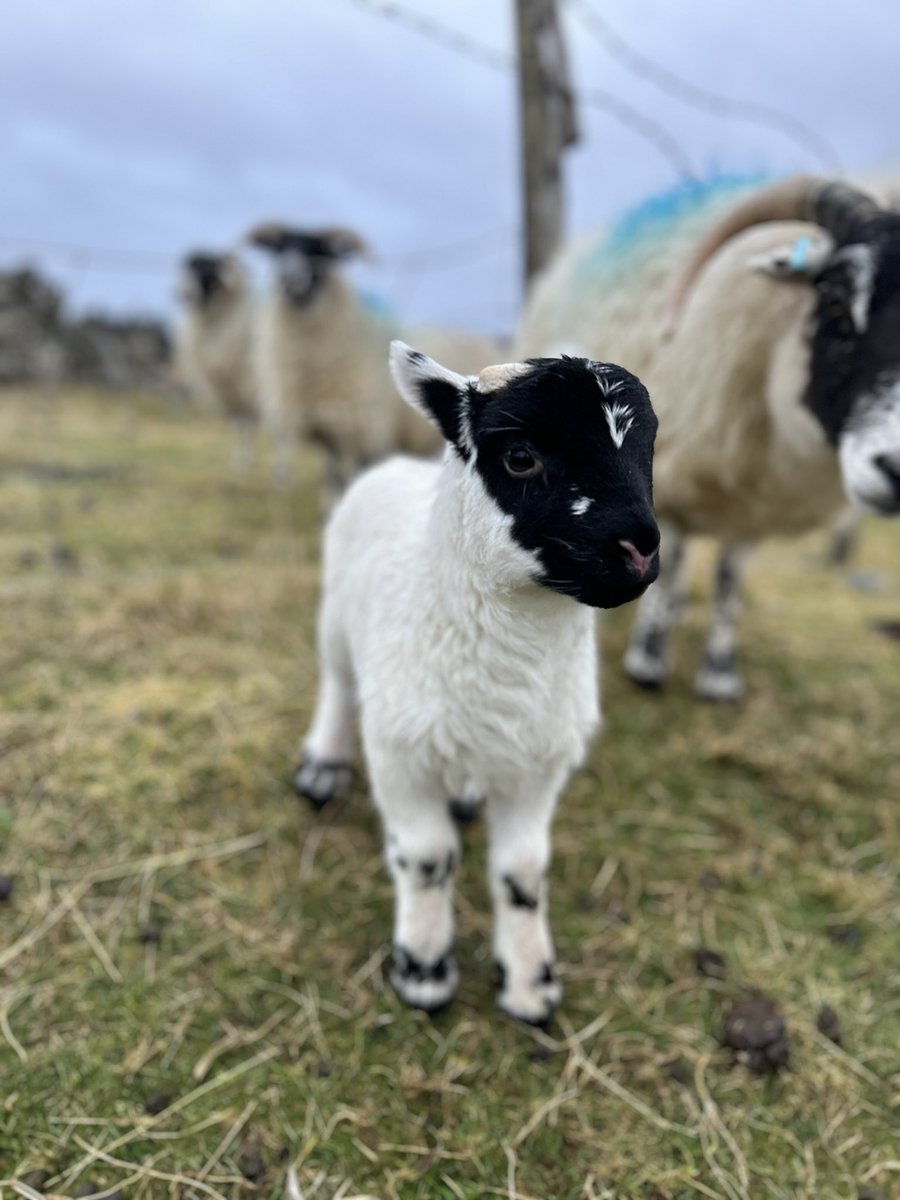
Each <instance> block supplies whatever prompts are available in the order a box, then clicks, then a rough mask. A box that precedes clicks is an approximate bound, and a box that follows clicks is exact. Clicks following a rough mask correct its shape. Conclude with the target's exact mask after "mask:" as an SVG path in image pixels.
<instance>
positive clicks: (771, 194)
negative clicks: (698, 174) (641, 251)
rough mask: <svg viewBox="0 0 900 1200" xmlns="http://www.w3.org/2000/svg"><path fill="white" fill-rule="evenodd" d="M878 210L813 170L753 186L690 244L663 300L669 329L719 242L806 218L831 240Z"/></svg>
mask: <svg viewBox="0 0 900 1200" xmlns="http://www.w3.org/2000/svg"><path fill="white" fill-rule="evenodd" d="M879 211H880V210H879V208H878V205H877V204H876V203H875V201H874V200H872V199H871V197H869V196H867V195H866V194H865V192H861V191H859V190H858V189H857V188H854V187H850V186H849V185H848V184H846V183H833V182H830V181H829V180H827V179H819V178H817V177H816V176H814V175H795V176H793V177H792V178H791V179H784V180H781V181H780V182H779V183H774V184H772V186H771V187H767V188H763V189H762V191H759V192H754V193H753V195H752V196H748V198H747V199H746V200H744V201H743V203H741V204H737V205H736V206H735V207H734V208H732V209H730V210H729V212H727V213H726V214H725V216H724V217H723V218H722V220H721V221H720V222H719V223H718V225H715V226H714V227H713V228H712V229H711V230H710V232H709V233H708V234H707V235H706V237H704V238H703V239H702V240H701V241H700V242H699V243H698V244H697V246H696V247H695V249H694V252H693V254H692V255H691V257H690V259H689V260H688V262H687V265H686V266H685V267H684V269H683V270H682V272H681V274H680V275H679V277H678V279H677V280H676V283H675V286H674V288H673V289H672V292H671V294H670V296H669V299H668V302H667V304H666V327H667V329H668V331H669V332H672V331H673V330H674V327H675V325H676V324H677V321H678V317H679V315H680V313H681V309H682V307H683V305H684V301H685V298H686V297H687V294H688V292H689V291H690V290H691V288H692V287H693V284H694V280H695V279H696V278H697V276H698V275H699V274H700V271H701V270H702V268H703V266H704V265H705V264H706V263H707V261H708V260H709V259H710V258H712V256H713V255H714V254H715V253H716V251H717V250H718V249H720V247H722V246H724V245H725V243H726V242H728V241H730V240H731V239H732V238H733V237H736V236H737V234H739V233H742V232H743V231H744V230H745V229H749V228H751V226H753V225H762V224H764V223H765V222H767V221H810V222H812V223H813V224H815V225H819V226H821V227H822V228H823V229H824V230H826V231H827V232H828V233H830V234H831V236H832V237H833V238H834V239H835V241H836V242H839V243H845V242H846V241H848V240H849V239H850V237H851V235H852V233H853V231H854V230H855V229H856V228H857V226H858V225H859V223H860V222H862V221H864V220H866V219H868V218H869V217H873V216H875V215H876V214H877V213H878V212H879Z"/></svg>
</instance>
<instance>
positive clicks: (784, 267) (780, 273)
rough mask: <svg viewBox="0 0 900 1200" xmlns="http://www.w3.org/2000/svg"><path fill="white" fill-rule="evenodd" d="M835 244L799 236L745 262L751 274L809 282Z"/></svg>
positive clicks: (827, 238) (827, 239) (826, 239)
mask: <svg viewBox="0 0 900 1200" xmlns="http://www.w3.org/2000/svg"><path fill="white" fill-rule="evenodd" d="M833 245H834V243H833V242H832V240H831V238H830V237H808V236H804V237H798V238H795V239H794V240H793V241H792V242H786V243H785V244H784V245H783V246H776V247H775V249H774V250H767V251H766V252H765V254H754V256H753V257H752V258H750V259H748V260H747V265H748V267H750V269H751V270H752V271H761V272H762V273H763V274H764V275H771V276H772V277H773V278H775V279H788V280H790V279H796V280H797V281H798V282H800V281H802V280H805V279H812V278H813V277H814V276H816V275H818V273H819V272H820V271H821V270H822V268H823V267H824V266H825V263H826V262H827V261H828V257H829V255H830V254H831V251H832V248H833Z"/></svg>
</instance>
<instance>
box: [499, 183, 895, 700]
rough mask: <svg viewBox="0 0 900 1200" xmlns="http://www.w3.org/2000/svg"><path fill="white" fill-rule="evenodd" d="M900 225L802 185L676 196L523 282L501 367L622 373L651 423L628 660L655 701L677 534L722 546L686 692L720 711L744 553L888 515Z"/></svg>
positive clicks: (867, 205)
mask: <svg viewBox="0 0 900 1200" xmlns="http://www.w3.org/2000/svg"><path fill="white" fill-rule="evenodd" d="M898 326H900V214H897V213H894V212H890V211H887V210H885V209H883V208H881V207H880V206H879V205H878V204H877V203H876V202H874V201H873V200H871V199H870V198H869V197H868V196H867V195H865V194H864V193H862V192H861V191H859V190H857V189H856V188H853V187H850V186H848V185H846V184H840V183H832V182H828V181H825V180H821V179H814V178H795V179H792V180H785V181H781V182H778V183H775V184H771V185H769V186H767V187H764V188H762V189H759V188H758V187H755V188H753V189H750V190H748V188H747V186H746V185H741V186H738V185H736V184H735V183H734V181H730V180H724V181H720V182H719V183H718V184H717V185H716V186H700V185H691V186H689V187H684V188H682V189H680V190H679V191H678V192H677V193H676V194H675V195H674V196H670V197H668V198H664V199H663V200H657V201H654V202H652V203H651V204H649V205H648V206H646V207H645V208H644V209H643V210H641V211H639V212H638V213H637V214H630V215H629V216H628V217H627V218H626V219H625V220H624V221H622V222H620V223H619V225H618V226H616V227H614V228H613V230H612V231H611V232H610V233H609V234H608V235H606V236H605V237H604V238H602V239H600V240H599V241H598V240H597V239H596V238H594V239H590V240H587V241H585V242H582V243H581V244H578V245H575V246H574V247H572V248H571V249H570V250H568V251H567V252H564V253H563V254H562V256H561V257H560V258H559V259H558V260H557V261H556V262H555V263H554V264H552V265H551V267H550V268H549V269H548V271H547V272H546V274H545V275H544V276H542V278H541V279H540V280H539V281H538V282H537V284H536V286H535V288H534V291H533V294H532V296H531V298H530V300H529V304H528V307H527V311H526V313H525V316H524V319H523V322H522V326H521V330H520V335H519V340H518V346H517V350H518V351H519V353H523V354H524V353H531V354H540V353H549V352H551V351H552V349H554V348H557V347H559V345H560V344H565V345H568V346H570V347H577V349H578V352H579V353H590V354H594V353H598V352H599V351H600V350H601V349H602V352H603V354H604V355H609V356H611V357H614V358H616V359H617V360H618V361H621V362H625V363H627V364H628V365H629V367H630V368H632V369H633V370H635V371H637V372H638V373H639V374H640V376H641V378H642V379H644V381H645V382H646V384H647V386H648V387H649V389H650V391H651V393H652V394H653V396H654V403H655V405H656V407H657V410H658V413H659V419H660V437H659V444H658V448H657V456H656V472H655V480H654V487H655V500H656V507H657V512H658V514H659V516H660V524H661V527H662V530H663V550H662V572H661V575H660V579H659V582H658V583H657V584H656V586H655V587H654V588H653V589H651V590H650V591H649V592H648V593H647V595H646V597H645V598H644V600H643V601H642V603H641V605H640V607H639V610H638V617H637V621H636V624H635V629H634V632H633V636H632V639H631V643H630V646H629V648H628V653H627V656H626V659H625V667H626V670H627V672H628V673H629V674H630V675H631V677H632V678H633V679H634V680H635V681H636V682H638V683H640V684H643V685H645V686H648V687H658V686H660V685H661V684H662V683H663V681H664V680H665V678H666V675H667V672H668V662H667V653H666V648H667V639H668V635H669V630H670V627H671V624H672V621H673V617H674V613H675V610H676V608H677V604H676V596H677V588H678V575H679V568H680V565H681V562H682V552H681V551H682V545H683V540H684V538H685V537H686V536H690V535H694V534H702V535H707V536H711V537H713V538H716V539H717V540H718V541H719V542H720V543H721V552H720V555H719V560H718V566H717V570H716V586H715V602H714V606H715V607H714V615H713V621H712V626H711V629H710V633H709V637H708V640H707V644H706V649H705V652H704V656H703V661H702V664H701V666H700V669H699V671H698V673H697V676H696V681H695V687H696V690H697V692H698V693H699V694H700V695H701V696H703V697H705V698H707V699H711V700H721V701H728V700H735V699H737V698H738V697H739V696H740V695H741V694H742V691H743V683H742V681H741V678H740V675H739V674H738V671H737V668H736V640H737V639H736V620H737V615H738V610H739V602H740V581H741V576H742V573H743V570H744V564H745V562H746V558H747V553H748V550H749V549H750V547H752V546H753V545H754V544H755V543H756V542H758V541H760V540H761V539H763V538H766V537H772V536H778V535H792V534H799V533H803V532H805V531H807V530H811V529H814V528H816V527H817V526H823V525H826V524H828V522H830V521H831V520H832V519H833V518H834V517H836V516H837V514H838V513H839V512H840V510H841V508H842V506H843V505H844V504H845V503H846V497H848V496H849V498H850V500H851V501H853V502H854V503H855V504H856V505H858V506H860V507H862V508H864V509H867V510H869V511H871V512H875V513H878V514H881V515H892V514H896V513H898V512H900V343H898V342H897V338H896V330H897V328H898Z"/></svg>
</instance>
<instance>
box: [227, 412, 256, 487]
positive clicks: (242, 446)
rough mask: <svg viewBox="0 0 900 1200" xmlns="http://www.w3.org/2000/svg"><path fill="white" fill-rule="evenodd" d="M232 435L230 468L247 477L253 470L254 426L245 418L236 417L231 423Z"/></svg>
mask: <svg viewBox="0 0 900 1200" xmlns="http://www.w3.org/2000/svg"><path fill="white" fill-rule="evenodd" d="M232 430H233V435H234V442H233V446H234V448H233V450H232V456H231V461H232V466H233V469H234V471H235V472H236V473H237V474H238V475H249V473H250V471H251V470H252V469H253V459H254V440H255V437H256V426H255V425H254V423H253V422H252V421H249V420H247V419H246V418H245V417H236V418H235V419H234V421H233V422H232Z"/></svg>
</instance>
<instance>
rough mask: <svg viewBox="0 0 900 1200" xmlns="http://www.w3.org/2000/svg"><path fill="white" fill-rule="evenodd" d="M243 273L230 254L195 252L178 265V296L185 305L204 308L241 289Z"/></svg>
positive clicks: (243, 278)
mask: <svg viewBox="0 0 900 1200" xmlns="http://www.w3.org/2000/svg"><path fill="white" fill-rule="evenodd" d="M244 283H245V277H244V271H243V268H242V266H241V264H240V262H239V261H238V259H237V258H236V257H235V256H234V255H233V254H216V253H214V252H212V251H208V250H198V251H196V252H195V253H193V254H188V255H186V256H185V258H184V260H183V261H182V264H181V280H180V283H179V294H180V295H181V298H182V299H183V300H184V302H185V303H186V304H192V305H194V306H196V307H197V308H204V307H205V306H206V305H208V304H211V303H212V302H213V301H214V300H215V299H216V298H217V297H219V296H223V295H225V294H226V293H229V292H231V293H234V292H236V291H238V290H239V289H241V288H243V286H244Z"/></svg>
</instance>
